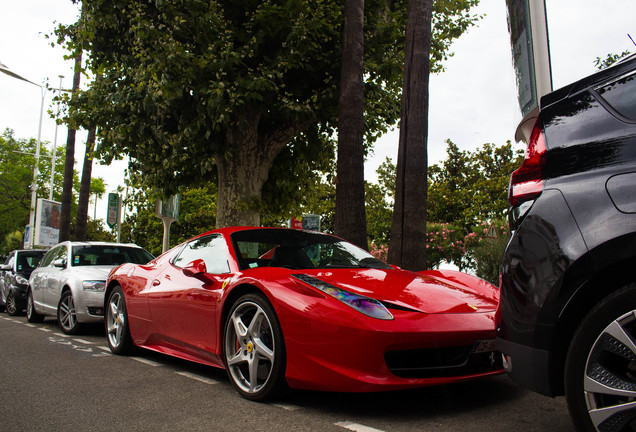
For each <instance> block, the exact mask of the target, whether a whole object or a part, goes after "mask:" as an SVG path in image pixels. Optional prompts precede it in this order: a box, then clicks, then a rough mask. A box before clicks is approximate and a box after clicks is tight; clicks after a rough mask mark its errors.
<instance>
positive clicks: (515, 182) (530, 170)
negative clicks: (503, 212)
mask: <svg viewBox="0 0 636 432" xmlns="http://www.w3.org/2000/svg"><path fill="white" fill-rule="evenodd" d="M545 154H546V147H545V134H544V132H543V128H542V127H541V123H540V121H539V120H538V119H537V121H536V123H535V124H534V128H533V129H532V133H531V134H530V141H529V142H528V148H527V149H526V156H525V158H524V159H523V163H522V164H521V166H520V167H519V169H517V170H516V171H515V172H513V173H512V175H511V176H510V187H509V189H508V202H509V203H510V205H511V206H512V207H515V206H518V205H519V204H521V203H523V202H525V201H528V200H531V199H534V198H536V197H537V196H539V195H541V192H542V191H543V171H544V167H545Z"/></svg>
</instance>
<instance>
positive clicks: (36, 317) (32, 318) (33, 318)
mask: <svg viewBox="0 0 636 432" xmlns="http://www.w3.org/2000/svg"><path fill="white" fill-rule="evenodd" d="M26 316H27V321H28V322H30V323H41V322H42V321H44V315H40V314H39V313H37V312H36V311H35V307H34V306H33V293H32V292H31V290H30V289H29V292H28V294H27V309H26Z"/></svg>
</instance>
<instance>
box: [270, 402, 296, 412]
mask: <svg viewBox="0 0 636 432" xmlns="http://www.w3.org/2000/svg"><path fill="white" fill-rule="evenodd" d="M272 405H274V406H277V407H278V408H282V409H284V410H287V411H296V410H297V409H300V407H299V406H298V405H291V404H283V403H275V404H272Z"/></svg>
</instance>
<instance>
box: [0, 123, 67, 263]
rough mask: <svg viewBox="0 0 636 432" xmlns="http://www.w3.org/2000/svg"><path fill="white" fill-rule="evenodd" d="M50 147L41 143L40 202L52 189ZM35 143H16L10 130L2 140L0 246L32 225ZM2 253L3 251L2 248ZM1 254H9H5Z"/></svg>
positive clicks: (56, 191)
mask: <svg viewBox="0 0 636 432" xmlns="http://www.w3.org/2000/svg"><path fill="white" fill-rule="evenodd" d="M47 144H48V143H47V142H42V143H40V161H39V165H38V177H37V184H38V193H37V196H38V198H48V197H49V190H50V185H51V152H50V151H49V150H48V148H47V147H46V145H47ZM36 145H37V141H36V140H35V139H30V140H26V139H17V138H15V136H14V133H13V131H12V130H10V129H6V130H5V131H4V132H3V133H2V135H1V136H0V155H1V157H0V242H4V240H5V237H7V235H9V234H12V233H15V232H16V231H18V232H19V233H20V235H23V234H24V229H25V226H26V225H28V223H29V210H30V208H31V184H32V183H33V165H35V147H36ZM62 152H63V149H61V148H59V147H58V148H57V158H56V164H55V181H54V183H53V199H54V200H59V198H60V194H61V189H62V177H61V176H62V172H63V171H64V158H62V157H61V155H62ZM0 249H4V248H3V247H2V246H0ZM2 252H5V253H6V252H10V249H9V250H3V251H2Z"/></svg>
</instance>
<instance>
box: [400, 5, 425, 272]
mask: <svg viewBox="0 0 636 432" xmlns="http://www.w3.org/2000/svg"><path fill="white" fill-rule="evenodd" d="M432 9H433V2H432V0H409V10H408V17H409V18H408V24H407V29H406V58H405V60H404V89H403V91H402V120H401V123H400V139H399V148H398V163H397V178H396V182H395V185H396V188H395V205H394V207H393V224H392V226H391V241H390V243H389V262H390V263H392V264H396V265H399V266H401V267H404V268H405V269H407V270H414V271H415V270H424V269H426V197H427V187H426V184H427V183H426V180H427V178H426V177H427V175H426V172H427V168H428V159H427V149H426V147H427V135H428V81H429V73H430V50H431V19H432V17H431V16H432Z"/></svg>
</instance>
